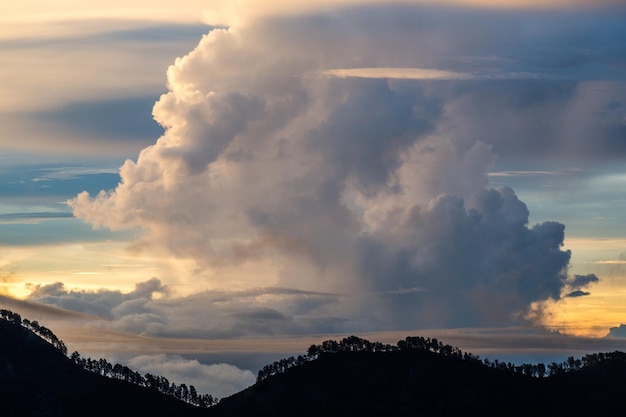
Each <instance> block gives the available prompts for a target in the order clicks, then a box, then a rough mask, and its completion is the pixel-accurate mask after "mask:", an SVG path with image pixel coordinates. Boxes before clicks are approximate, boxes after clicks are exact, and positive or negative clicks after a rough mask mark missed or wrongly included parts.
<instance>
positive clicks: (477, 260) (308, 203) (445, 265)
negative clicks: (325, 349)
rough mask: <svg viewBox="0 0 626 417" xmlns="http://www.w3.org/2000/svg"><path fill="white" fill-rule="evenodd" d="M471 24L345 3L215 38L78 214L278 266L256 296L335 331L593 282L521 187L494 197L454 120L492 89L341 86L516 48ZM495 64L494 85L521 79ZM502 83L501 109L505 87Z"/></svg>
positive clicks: (412, 320) (421, 83)
mask: <svg viewBox="0 0 626 417" xmlns="http://www.w3.org/2000/svg"><path fill="white" fill-rule="evenodd" d="M464 17H465V16H464V15H463V14H460V13H453V14H451V15H450V16H448V15H447V14H446V13H444V12H442V10H440V9H435V8H407V7H399V8H398V7H389V8H382V7H374V8H353V9H348V10H344V11H343V12H340V13H339V12H338V13H334V14H328V15H323V14H311V15H306V16H304V17H302V16H301V17H289V18H275V19H262V20H257V21H254V22H248V23H247V24H246V25H243V26H240V27H238V26H234V27H231V28H230V29H227V30H226V29H223V30H222V29H220V30H213V31H211V32H210V33H209V34H208V35H206V36H205V37H204V38H203V39H202V41H201V42H200V43H199V45H198V46H197V48H196V49H195V50H194V51H192V52H191V53H189V54H188V55H187V56H185V57H184V58H182V59H179V60H177V61H176V63H175V64H174V65H173V66H171V67H170V68H169V70H168V85H169V90H170V91H169V92H168V93H167V94H164V95H163V96H162V97H161V99H160V100H159V102H158V103H157V104H156V105H155V107H154V111H153V114H154V117H155V119H156V120H157V121H158V122H159V123H160V124H161V125H163V127H164V128H165V129H166V131H165V134H164V135H163V136H162V137H160V138H159V139H158V141H157V142H156V143H155V144H154V145H153V146H150V147H148V148H146V149H144V150H143V151H142V152H141V153H140V155H139V157H138V158H137V160H136V161H127V162H126V163H125V164H124V166H123V167H122V168H121V170H120V174H121V177H122V181H121V182H120V184H119V185H118V187H117V188H116V189H115V190H112V191H109V192H105V191H103V192H101V193H100V194H99V195H97V196H94V197H92V196H90V195H88V194H87V193H82V194H80V195H78V196H77V197H76V198H75V199H74V200H72V201H71V202H70V204H71V206H72V208H73V210H74V214H75V215H76V216H77V217H79V218H82V219H84V220H85V221H87V222H90V223H92V224H94V225H95V226H103V227H108V228H111V229H121V228H129V227H141V228H143V229H144V230H145V233H146V234H145V236H144V241H145V242H146V243H148V244H152V245H157V246H161V247H165V248H167V249H168V250H169V251H170V253H171V254H173V255H174V256H179V257H186V258H191V259H194V260H195V261H196V263H197V266H198V268H199V270H208V269H215V268H221V271H225V270H228V271H230V272H231V275H229V276H232V274H233V273H236V271H237V269H238V268H240V267H242V266H243V265H255V264H258V265H261V264H262V263H263V264H268V263H269V264H272V265H274V266H275V267H274V269H273V270H272V271H273V272H272V273H271V275H270V276H265V277H259V279H258V280H255V279H253V280H251V281H250V282H248V283H247V286H248V287H254V286H257V285H259V282H263V283H264V284H267V283H271V284H278V285H281V286H285V287H292V288H298V289H302V290H310V291H328V292H334V293H338V294H342V295H345V296H346V298H345V299H344V301H343V303H344V304H342V307H341V308H337V307H336V306H333V308H332V309H328V310H326V313H327V314H328V316H329V317H330V315H331V313H332V315H333V316H336V315H337V313H339V312H341V313H342V314H343V315H344V317H347V318H348V319H351V320H356V321H358V320H360V319H364V320H366V321H368V326H370V327H376V326H389V325H392V324H393V325H396V326H400V327H407V326H420V325H421V326H425V325H441V326H455V325H478V324H485V323H489V324H507V323H511V322H512V321H513V320H514V319H515V317H519V313H520V312H523V311H524V310H525V309H526V308H527V307H528V306H529V305H530V304H531V303H532V302H533V301H540V300H545V299H555V300H556V299H559V298H560V297H561V292H562V290H564V289H565V288H569V289H571V288H573V285H572V282H574V283H576V284H577V285H576V287H577V288H576V289H579V288H578V287H581V286H584V285H585V284H586V283H589V282H593V281H594V280H593V279H588V280H586V281H585V282H582V281H581V282H578V281H576V279H574V281H572V280H571V279H569V278H568V276H567V267H568V263H569V258H570V253H569V252H568V251H564V250H563V249H562V244H563V238H564V226H563V225H562V224H559V223H556V222H547V223H543V224H540V225H536V226H532V227H529V225H528V215H529V213H528V209H527V207H526V205H525V204H524V203H523V202H521V201H520V200H519V199H518V198H517V196H516V195H515V193H514V192H513V190H511V189H510V188H501V189H497V190H494V189H488V188H486V187H487V185H488V184H487V172H488V170H489V169H490V167H491V166H492V164H493V161H494V154H493V153H492V145H491V143H490V142H492V141H491V139H492V136H493V135H494V132H493V131H490V132H489V133H490V135H485V136H486V137H485V138H484V139H486V140H487V142H485V141H481V140H480V139H483V138H481V137H480V136H476V135H475V134H474V133H475V132H477V131H478V130H477V128H476V126H474V125H473V122H472V121H468V120H464V119H463V117H461V116H462V108H463V107H462V106H463V103H464V101H466V102H468V103H471V104H472V105H474V104H475V100H476V98H477V97H480V94H488V93H482V91H481V92H480V94H479V93H477V92H476V85H474V84H470V85H468V84H467V83H472V82H474V81H467V80H458V79H457V80H445V81H444V80H435V81H433V80H427V79H424V80H422V79H419V78H420V77H417V76H416V75H415V74H416V73H419V71H417V72H416V71H413V72H411V74H412V76H411V77H408V78H410V79H397V78H396V79H386V78H376V77H372V76H371V75H369V76H368V77H362V76H359V77H335V76H333V75H336V74H334V73H333V70H336V69H345V68H375V67H381V68H383V67H384V68H407V67H408V68H433V69H437V70H440V71H453V72H455V71H456V72H455V73H468V69H471V68H477V66H478V65H479V64H481V62H482V63H484V62H486V60H487V59H488V58H489V57H488V55H489V54H499V53H501V52H502V51H505V50H506V49H507V47H508V46H509V44H513V45H518V46H519V45H525V42H520V41H519V36H520V34H523V30H522V29H523V27H522V26H523V25H520V22H519V21H518V20H516V19H514V18H513V17H511V16H505V17H504V18H502V19H499V20H498V19H496V20H495V21H494V20H491V18H493V17H494V15H493V14H489V13H485V14H479V13H477V12H475V11H474V12H472V13H471V14H470V15H469V19H468V20H467V21H464V20H463V19H462V18H464ZM433 19H435V21H437V22H439V23H441V22H444V23H442V26H440V25H439V23H438V25H435V26H433V24H432V22H433ZM459 22H460V23H459ZM468 22H469V23H468ZM511 22H512V23H513V24H512V25H509V23H511ZM457 23H459V24H458V25H457ZM482 23H484V25H483V24H482ZM516 25H517V26H516ZM440 27H443V28H445V29H449V30H450V31H449V32H445V33H439V32H438V28H440ZM516 30H520V31H521V32H518V31H516ZM495 35H502V36H495ZM462 54H464V55H462ZM469 55H471V56H469ZM451 56H453V57H457V58H455V59H453V60H451V58H450V57H451ZM496 58H497V57H496ZM496 58H493V60H494V62H496V61H497V64H498V65H499V67H497V68H495V69H494V68H492V69H491V71H492V73H497V74H503V75H502V78H503V79H509V80H510V79H511V78H516V77H512V76H511V75H510V74H511V71H512V68H509V67H507V66H506V65H509V64H506V65H504V66H502V62H500V61H499V60H498V59H499V58H498V59H496ZM481 65H482V64H481ZM516 65H517V67H519V66H520V65H521V66H523V65H526V63H521V64H516ZM517 69H520V68H517ZM481 70H483V71H484V68H482V69H481ZM497 74H496V75H497ZM537 74H539V75H537V76H538V77H544V75H542V74H543V73H542V72H540V71H539V72H537ZM492 75H493V74H492ZM482 77H483V78H484V75H483V76H482ZM533 77H534V76H528V77H526V76H525V77H523V78H524V79H525V80H526V81H524V82H532V81H530V80H528V79H532V78H533ZM416 78H417V79H416ZM424 78H429V77H424ZM430 78H432V77H430ZM444 78H445V77H444ZM515 81H519V80H517V79H516V80H515ZM513 87H514V86H513ZM491 88H493V89H495V92H494V94H493V95H492V96H491V97H496V98H498V97H500V95H501V94H504V93H505V92H506V91H507V89H509V88H511V84H505V85H499V84H498V83H496V84H493V85H492V87H491ZM564 88H566V89H567V88H569V87H568V86H565V87H564ZM542 91H543V90H542ZM535 99H536V100H538V101H540V102H544V101H545V98H543V97H541V96H539V97H535ZM496 103H498V101H497V100H496ZM491 104H492V103H489V102H488V101H485V106H487V107H485V108H484V109H482V111H484V112H486V113H487V112H489V107H488V106H490V105H491ZM509 104H510V103H509ZM520 105H521V104H520ZM516 106H517V105H516V104H514V105H513V106H512V107H509V108H506V107H505V108H504V109H500V110H501V111H502V112H504V113H506V114H507V115H511V114H513V113H514V111H516V110H517V109H518V108H517V109H516V108H515V107H516ZM533 111H534V109H533ZM507 112H508V113H507ZM524 114H525V115H526V116H527V113H524ZM512 117H513V116H512ZM481 122H482V120H481ZM462 123H466V124H467V126H464V125H463V124H462ZM494 142H497V141H494ZM502 142H504V140H502ZM502 142H497V143H502ZM226 275H228V274H225V276H226ZM198 279H202V278H198ZM205 279H207V278H205ZM211 279H212V280H213V282H212V283H211V284H212V285H213V286H219V285H222V286H224V287H226V286H228V285H229V283H228V282H221V283H220V282H219V278H211ZM578 284H580V285H578ZM278 307H279V308H286V307H285V306H278ZM372 307H377V308H372ZM278 313H280V311H279V312H278ZM258 317H259V319H260V320H263V319H264V318H263V317H264V316H263V315H262V314H259V316H258ZM316 323H319V321H318V322H316Z"/></svg>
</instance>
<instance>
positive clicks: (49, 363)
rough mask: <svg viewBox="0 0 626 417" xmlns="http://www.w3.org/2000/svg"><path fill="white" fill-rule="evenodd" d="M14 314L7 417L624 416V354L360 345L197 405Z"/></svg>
mask: <svg viewBox="0 0 626 417" xmlns="http://www.w3.org/2000/svg"><path fill="white" fill-rule="evenodd" d="M13 314H14V313H11V312H6V311H5V316H7V317H8V319H6V318H5V319H3V320H0V417H13V416H65V417H73V416H90V417H91V416H95V417H100V416H102V417H104V416H115V417H125V416H133V417H135V416H181V417H184V416H192V417H193V416H208V417H224V416H228V417H247V416H260V417H265V416H268V417H281V416H302V417H308V416H324V417H335V416H337V417H339V416H341V417H345V416H393V417H402V416H420V417H422V416H424V417H429V416H437V417H442V416H481V417H490V416H494V417H495V416H498V417H501V416H547V417H559V416H568V417H576V416H585V417H589V416H607V415H621V408H622V407H623V399H624V398H626V354H625V353H622V352H613V353H598V354H591V355H585V357H583V358H582V359H574V358H571V357H570V358H568V360H567V361H565V362H563V363H561V364H558V363H552V364H549V365H548V366H544V365H542V364H536V365H532V364H523V365H517V366H515V365H513V364H511V363H502V362H498V361H493V362H492V361H487V360H483V361H481V360H480V358H478V357H477V356H474V355H472V354H468V353H463V352H461V351H460V350H459V349H457V348H454V347H451V346H448V345H444V344H442V343H441V342H438V341H437V340H436V339H424V338H421V337H407V338H406V339H405V340H403V341H400V342H398V344H397V345H383V344H381V343H378V342H375V343H371V342H369V341H367V340H365V339H360V338H358V337H355V336H351V337H349V338H345V339H343V340H341V341H340V342H336V341H326V342H324V343H322V344H321V345H313V346H311V347H310V348H309V350H308V352H307V354H305V355H301V356H298V357H297V358H294V357H291V358H286V359H282V360H280V361H277V362H275V363H272V364H269V365H267V366H266V367H264V368H263V369H262V370H261V371H260V372H259V377H258V382H257V383H256V384H255V385H253V386H252V387H250V388H248V389H246V390H244V391H242V392H239V393H237V394H235V395H233V396H231V397H228V398H225V399H222V401H221V402H220V403H219V404H217V405H216V406H214V407H211V408H208V409H206V408H197V407H194V406H192V405H189V404H187V403H184V402H182V401H179V400H177V399H175V398H173V397H172V396H167V395H164V394H162V393H161V392H159V391H158V390H157V389H156V388H147V387H145V386H139V385H137V384H132V383H128V382H125V381H122V380H119V379H114V378H108V377H104V376H101V375H98V374H96V373H94V372H93V371H92V372H90V371H88V370H86V369H85V367H84V366H80V365H79V364H81V363H82V364H83V365H85V364H89V363H92V364H93V365H94V366H96V365H95V364H96V363H99V362H98V361H93V362H90V361H91V360H84V359H82V358H80V357H79V355H78V354H77V353H75V354H73V355H72V356H73V358H72V359H70V358H68V357H67V356H66V349H65V345H64V344H63V342H62V341H60V340H58V339H57V338H56V336H54V334H52V332H50V331H49V330H48V329H46V328H45V327H43V326H39V324H38V323H36V322H33V323H31V322H28V321H27V320H24V321H21V318H19V317H14V316H13ZM15 316H16V315H15ZM25 326H27V327H28V328H27V327H25ZM31 329H35V331H36V332H37V334H35V333H34V332H33V331H32V330H31ZM42 335H43V336H42ZM40 336H42V337H45V338H46V340H44V339H42V338H41V337H40ZM103 364H104V365H106V361H104V362H103ZM128 372H130V370H128ZM131 374H132V372H131ZM137 375H138V374H137ZM146 376H147V375H146ZM153 378H156V379H157V380H158V378H159V377H154V376H153ZM143 383H146V380H144V382H143ZM165 386H169V384H165ZM172 387H173V384H172Z"/></svg>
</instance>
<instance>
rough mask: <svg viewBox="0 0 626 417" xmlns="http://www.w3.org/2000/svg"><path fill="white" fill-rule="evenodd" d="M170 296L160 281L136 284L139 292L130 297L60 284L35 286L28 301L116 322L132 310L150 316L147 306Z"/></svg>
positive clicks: (136, 291)
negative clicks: (74, 288) (79, 289)
mask: <svg viewBox="0 0 626 417" xmlns="http://www.w3.org/2000/svg"><path fill="white" fill-rule="evenodd" d="M167 292H168V289H167V287H165V286H163V285H162V284H161V282H160V281H159V280H158V279H156V278H152V279H150V280H148V281H145V282H140V283H138V284H135V289H134V290H133V291H131V292H130V293H127V294H123V293H121V292H120V291H115V290H104V289H102V290H98V291H76V290H69V291H68V290H67V289H66V288H65V285H64V284H63V283H62V282H56V283H53V284H48V285H32V286H31V293H30V295H29V296H28V300H29V301H36V302H38V303H43V304H48V305H53V306H56V307H59V308H62V309H65V310H71V311H77V312H81V313H85V314H90V315H93V316H97V317H101V318H104V319H112V318H116V317H118V318H119V317H121V316H124V315H126V312H127V311H129V310H130V311H132V312H133V313H134V315H140V314H149V311H147V310H146V309H145V305H146V304H147V303H148V302H149V301H150V300H151V299H152V298H153V296H154V295H166V294H167ZM153 320H154V317H153Z"/></svg>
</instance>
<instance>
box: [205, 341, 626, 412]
mask: <svg viewBox="0 0 626 417" xmlns="http://www.w3.org/2000/svg"><path fill="white" fill-rule="evenodd" d="M617 362H618V363H613V364H609V363H608V362H607V363H605V364H604V369H599V368H593V369H592V368H589V369H582V370H579V371H573V372H568V373H567V374H564V375H557V376H552V377H549V378H534V377H530V376H526V375H522V374H519V373H514V372H509V371H506V370H499V369H494V368H492V367H488V366H485V365H483V364H481V363H480V362H468V361H464V360H462V359H458V358H453V357H445V356H442V355H439V354H436V353H433V352H429V351H426V350H413V351H395V352H337V353H327V354H323V355H321V356H320V357H319V358H318V359H317V360H315V361H311V362H307V363H305V364H303V365H301V366H298V367H294V368H291V369H288V370H287V371H286V372H285V373H282V374H277V375H274V376H272V377H270V378H267V379H265V380H263V381H261V382H260V383H258V384H256V385H254V386H252V387H250V388H248V389H246V390H244V391H242V392H240V393H238V394H235V395H233V396H232V397H229V398H225V399H222V401H221V402H220V403H219V404H218V405H217V406H215V407H213V408H211V409H209V410H208V411H209V415H211V416H242V417H243V416H296V415H297V416H325V417H333V416H394V417H398V416H483V417H485V416H550V417H552V416H586V417H588V416H606V415H616V414H614V413H615V411H616V410H622V409H623V401H624V398H626V367H625V366H624V361H617Z"/></svg>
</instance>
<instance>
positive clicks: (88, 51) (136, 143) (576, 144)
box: [0, 0, 626, 397]
mask: <svg viewBox="0 0 626 417" xmlns="http://www.w3.org/2000/svg"><path fill="white" fill-rule="evenodd" d="M305 3H306V4H305ZM586 3H588V2H582V1H566V0H561V1H558V0H554V1H542V2H538V1H537V2H533V1H530V2H528V1H525V2H521V1H520V2H517V1H508V2H504V1H487V0H483V1H480V0H465V1H452V0H449V1H444V2H436V3H431V2H428V1H410V0H406V1H397V2H389V1H385V2H380V1H375V0H371V1H350V0H340V1H332V0H326V1H321V2H316V3H315V4H310V2H286V1H282V0H274V1H269V2H263V7H259V3H255V2H251V1H245V0H244V1H229V2H222V1H194V0H181V1H178V2H176V3H171V2H166V1H150V2H147V1H140V0H130V1H129V0H126V1H125V2H123V3H122V2H118V1H112V0H109V1H107V2H102V1H93V2H89V3H84V2H78V1H71V0H65V1H63V0H61V1H57V2H54V4H52V3H50V2H44V1H38V0H30V1H22V2H19V3H15V2H6V3H5V4H2V5H0V78H2V80H3V83H2V84H1V85H0V305H1V306H3V307H4V308H10V309H11V310H13V311H17V312H19V313H21V314H23V315H24V316H25V317H28V318H29V319H31V320H32V319H37V320H39V321H40V322H41V323H42V324H44V325H46V326H47V327H49V328H51V329H52V330H53V331H54V332H55V333H56V334H57V335H58V336H59V337H60V338H62V339H63V340H64V341H65V342H66V344H67V345H68V347H69V349H70V350H78V351H79V352H81V354H83V356H86V355H91V356H93V357H106V358H108V359H111V360H116V361H120V362H123V363H126V364H129V365H130V366H132V367H134V368H135V369H137V370H140V371H143V372H151V373H160V374H163V375H165V376H166V377H168V378H169V379H170V380H172V381H179V382H186V383H188V384H189V383H191V384H194V385H195V386H196V387H197V388H199V391H204V392H210V393H212V394H213V395H216V396H218V397H222V396H225V395H229V394H230V393H233V392H235V391H238V390H240V389H242V388H244V387H246V386H248V385H249V384H251V383H253V382H254V377H255V374H256V371H257V370H258V369H259V368H261V367H262V366H263V365H265V364H266V363H268V362H271V361H273V360H276V359H278V358H280V357H284V356H288V355H291V354H294V353H296V354H297V353H302V352H305V351H306V348H307V347H308V346H309V345H310V344H311V343H319V342H321V341H322V340H325V339H328V338H340V337H343V336H346V335H350V334H356V335H359V336H362V337H367V338H368V339H370V340H380V341H383V342H387V343H395V342H396V341H397V340H399V339H402V338H404V337H405V336H407V335H415V334H418V335H422V336H425V337H438V338H440V339H441V340H443V341H444V342H445V343H448V344H452V345H455V346H459V347H461V348H462V349H463V350H468V351H471V352H474V353H476V354H480V355H481V356H489V357H492V358H504V359H506V358H512V359H513V360H543V361H546V362H549V361H551V360H553V359H562V358H564V357H566V356H569V355H578V356H580V355H582V354H584V353H588V352H596V351H607V350H624V349H626V340H624V337H626V330H624V329H625V328H626V326H622V323H626V232H625V231H626V215H625V214H624V210H623V207H624V203H626V187H625V186H626V164H625V163H624V162H626V82H625V81H626V75H625V74H626V4H624V3H623V2H621V1H599V2H594V3H593V5H588V4H586Z"/></svg>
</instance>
